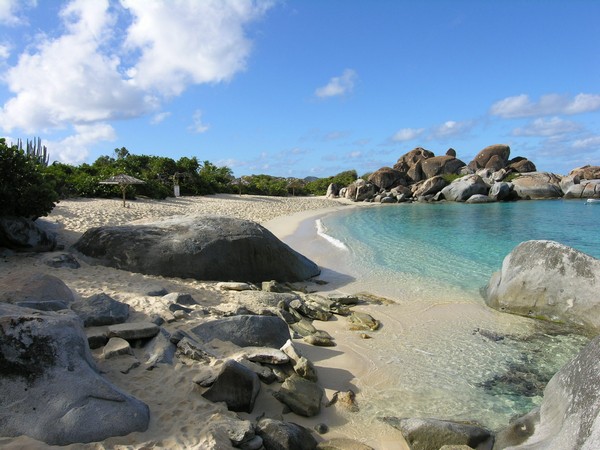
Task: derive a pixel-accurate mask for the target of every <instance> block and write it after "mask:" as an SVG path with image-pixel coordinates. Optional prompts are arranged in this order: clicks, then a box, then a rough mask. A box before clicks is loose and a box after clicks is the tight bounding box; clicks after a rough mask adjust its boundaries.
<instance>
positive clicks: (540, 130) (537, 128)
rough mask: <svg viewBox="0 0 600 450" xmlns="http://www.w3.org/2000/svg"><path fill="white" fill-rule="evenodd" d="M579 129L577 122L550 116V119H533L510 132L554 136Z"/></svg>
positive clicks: (522, 134)
mask: <svg viewBox="0 0 600 450" xmlns="http://www.w3.org/2000/svg"><path fill="white" fill-rule="evenodd" d="M581 129H582V126H581V125H579V124H578V123H575V122H572V121H569V120H563V119H561V118H559V117H552V118H550V119H543V118H539V119H535V120H534V121H533V122H531V123H529V124H527V125H526V126H524V127H521V128H516V129H515V130H513V132H512V134H513V135H514V136H554V135H557V134H565V133H572V132H575V131H580V130H581Z"/></svg>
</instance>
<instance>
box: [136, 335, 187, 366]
mask: <svg viewBox="0 0 600 450" xmlns="http://www.w3.org/2000/svg"><path fill="white" fill-rule="evenodd" d="M170 337H171V335H170V334H169V333H168V332H167V331H166V330H165V329H164V328H161V329H160V331H159V333H158V334H157V335H156V336H154V338H152V339H151V340H150V341H149V342H148V343H147V344H146V345H145V346H144V357H145V359H146V365H148V366H155V365H156V364H172V363H173V357H174V356H175V350H176V348H177V346H176V345H175V344H173V343H172V342H171V340H170ZM180 342H181V341H180Z"/></svg>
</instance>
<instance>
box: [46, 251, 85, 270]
mask: <svg viewBox="0 0 600 450" xmlns="http://www.w3.org/2000/svg"><path fill="white" fill-rule="evenodd" d="M44 264H46V265H47V266H50V267H54V268H57V269H59V268H66V269H79V268H80V267H81V264H79V261H77V259H76V258H75V257H74V256H73V255H71V254H70V253H63V254H61V255H56V256H50V257H48V258H45V259H44Z"/></svg>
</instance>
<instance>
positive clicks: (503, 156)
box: [469, 144, 510, 171]
mask: <svg viewBox="0 0 600 450" xmlns="http://www.w3.org/2000/svg"><path fill="white" fill-rule="evenodd" d="M509 157H510V147H509V146H508V145H504V144H495V145H490V146H489V147H486V148H484V149H483V150H481V151H480V152H479V153H477V155H476V156H475V158H474V159H473V161H471V162H470V163H469V167H470V168H471V169H472V170H478V169H492V170H494V171H495V170H498V169H501V168H502V167H506V165H507V164H508V158H509Z"/></svg>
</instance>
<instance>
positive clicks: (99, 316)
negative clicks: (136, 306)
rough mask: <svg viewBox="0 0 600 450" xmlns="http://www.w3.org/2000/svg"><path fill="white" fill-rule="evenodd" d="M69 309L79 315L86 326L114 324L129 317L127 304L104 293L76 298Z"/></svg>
mask: <svg viewBox="0 0 600 450" xmlns="http://www.w3.org/2000/svg"><path fill="white" fill-rule="evenodd" d="M71 309H72V310H73V311H75V313H76V314H77V315H78V316H79V317H81V320H83V325H84V326H86V327H97V326H102V325H115V324H118V323H123V322H125V321H126V320H127V319H128V318H129V305H128V304H126V303H122V302H119V301H117V300H115V299H113V298H112V297H110V296H108V295H106V294H104V293H100V294H94V295H92V296H91V297H88V298H86V299H82V300H77V301H75V302H74V303H73V304H72V305H71Z"/></svg>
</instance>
